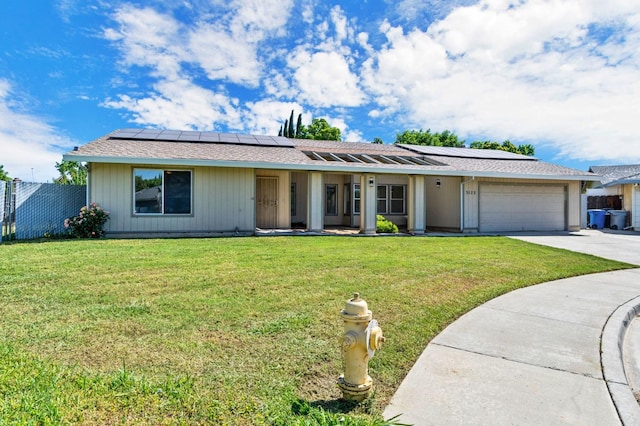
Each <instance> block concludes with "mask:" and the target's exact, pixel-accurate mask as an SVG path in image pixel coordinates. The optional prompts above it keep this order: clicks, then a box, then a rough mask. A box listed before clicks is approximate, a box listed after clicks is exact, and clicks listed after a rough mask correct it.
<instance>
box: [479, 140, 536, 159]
mask: <svg viewBox="0 0 640 426" xmlns="http://www.w3.org/2000/svg"><path fill="white" fill-rule="evenodd" d="M470 147H471V148H474V149H497V150H500V151H507V152H513V153H515V154H522V155H528V156H530V157H532V156H534V155H535V153H536V150H535V148H534V147H533V145H531V144H526V145H518V146H515V145H514V144H513V143H512V142H511V141H509V140H506V141H504V142H502V145H501V144H499V143H498V142H494V141H475V142H471V145H470Z"/></svg>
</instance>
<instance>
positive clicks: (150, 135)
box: [109, 129, 294, 147]
mask: <svg viewBox="0 0 640 426" xmlns="http://www.w3.org/2000/svg"><path fill="white" fill-rule="evenodd" d="M109 138H111V139H126V140H143V141H163V142H197V143H221V144H234V145H257V146H272V147H293V146H294V145H293V143H292V142H291V141H290V140H289V139H287V138H285V137H282V136H260V135H243V134H235V133H216V132H196V131H188V130H156V129H122V130H118V131H116V132H113V133H111V134H110V135H109Z"/></svg>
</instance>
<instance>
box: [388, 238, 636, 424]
mask: <svg viewBox="0 0 640 426" xmlns="http://www.w3.org/2000/svg"><path fill="white" fill-rule="evenodd" d="M622 237H623V238H620V237H619V236H618V234H616V235H615V236H613V237H611V236H609V235H604V234H602V233H594V232H591V231H587V232H586V233H583V232H581V233H571V234H567V233H564V234H559V235H549V236H543V235H531V236H522V237H521V236H518V238H521V239H527V240H529V238H532V239H536V241H531V242H536V243H539V244H547V245H552V246H555V247H562V248H569V247H563V245H566V246H572V245H574V244H576V242H575V241H576V239H577V240H578V241H582V242H581V244H579V247H577V248H580V250H577V249H576V250H575V251H583V252H585V250H587V249H585V247H588V250H589V251H587V252H589V253H590V254H595V255H597V254H598V250H601V251H602V252H603V253H604V254H605V255H603V256H602V257H611V258H615V257H614V256H612V255H611V254H612V253H614V254H615V253H619V254H620V255H624V256H625V259H628V260H626V261H627V262H629V261H632V260H633V261H634V262H633V263H636V264H639V265H640V236H638V235H637V234H632V235H622ZM627 237H628V238H627ZM591 238H593V240H591ZM595 240H599V243H596V242H595ZM618 240H621V241H618ZM613 247H615V249H613ZM630 252H631V254H629V253H630ZM620 260H622V259H620ZM635 260H637V262H636V261H635ZM639 296H640V269H631V270H626V271H618V272H608V273H601V274H593V275H586V276H581V277H574V278H568V279H563V280H558V281H554V282H550V283H544V284H540V285H537V286H533V287H528V288H524V289H520V290H516V291H513V292H511V293H508V294H506V295H503V296H501V297H498V298H496V299H494V300H491V301H490V302H488V303H486V304H484V305H482V306H480V307H478V308H476V309H474V310H472V311H471V312H469V313H467V314H466V315H464V316H462V317H461V318H460V319H459V320H457V321H456V322H454V323H453V324H451V325H450V326H449V327H447V328H446V329H445V330H444V331H443V332H442V333H441V334H440V335H438V336H437V337H436V338H435V339H433V340H432V341H431V342H430V343H429V344H428V346H427V348H426V349H425V351H424V352H423V353H422V355H421V356H420V358H419V359H418V361H417V362H416V364H415V365H414V367H413V368H412V369H411V371H410V372H409V374H408V375H407V377H406V378H405V380H404V381H403V382H402V384H401V385H400V387H399V388H398V391H397V392H396V394H395V395H394V397H393V398H392V400H391V403H390V404H389V406H388V407H387V408H386V410H385V411H384V414H383V415H384V418H385V419H389V418H391V417H393V416H396V415H398V414H400V417H399V418H398V421H400V422H402V423H408V424H415V425H462V424H470V425H471V424H472V425H506V424H509V425H514V424H518V425H542V424H543V425H554V424H574V425H576V424H579V425H615V424H621V423H624V424H640V407H639V406H638V404H637V402H636V401H635V399H634V398H633V395H632V394H631V390H630V388H629V386H628V384H627V382H626V379H625V375H624V369H623V367H622V365H623V362H622V349H621V348H622V346H623V345H622V342H623V339H624V336H625V332H626V326H627V325H628V323H629V322H630V320H631V319H632V318H633V317H634V316H635V315H636V314H637V308H638V307H640V297H639ZM601 349H602V355H601ZM603 371H604V373H603Z"/></svg>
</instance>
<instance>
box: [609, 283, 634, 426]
mask: <svg viewBox="0 0 640 426" xmlns="http://www.w3.org/2000/svg"><path fill="white" fill-rule="evenodd" d="M639 313H640V296H638V297H635V298H633V299H631V300H629V301H628V302H626V303H625V304H623V305H620V306H619V307H618V308H617V309H616V310H615V311H614V312H613V313H612V314H611V316H610V317H609V318H608V319H607V322H606V323H605V325H604V328H603V329H602V335H601V337H600V364H601V366H602V374H603V376H604V381H605V383H606V385H607V388H608V389H609V394H610V395H611V399H612V401H613V405H614V406H615V407H616V411H617V412H618V417H620V421H621V422H622V424H623V425H625V426H626V425H629V426H630V425H640V405H639V404H638V401H637V400H636V398H635V396H634V395H633V392H632V391H631V387H630V386H629V383H628V381H627V376H626V374H625V371H624V362H623V343H624V338H625V335H626V332H627V328H628V327H629V324H631V321H632V320H633V319H634V318H635V317H636V316H638V314H639Z"/></svg>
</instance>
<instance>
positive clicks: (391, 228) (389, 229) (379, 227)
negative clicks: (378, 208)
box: [376, 214, 398, 234]
mask: <svg viewBox="0 0 640 426" xmlns="http://www.w3.org/2000/svg"><path fill="white" fill-rule="evenodd" d="M376 232H379V233H383V234H396V233H398V227H397V226H396V224H395V223H393V222H391V221H390V220H389V219H387V218H385V217H384V216H382V215H380V214H379V215H376Z"/></svg>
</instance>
